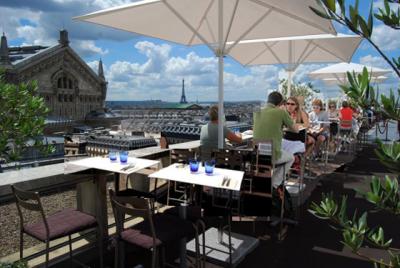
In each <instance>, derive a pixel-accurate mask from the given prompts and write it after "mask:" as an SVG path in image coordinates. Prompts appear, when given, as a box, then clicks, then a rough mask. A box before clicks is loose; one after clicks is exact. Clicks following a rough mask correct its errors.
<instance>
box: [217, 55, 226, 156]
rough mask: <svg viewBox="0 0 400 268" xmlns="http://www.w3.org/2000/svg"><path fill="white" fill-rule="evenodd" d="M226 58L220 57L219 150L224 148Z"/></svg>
mask: <svg viewBox="0 0 400 268" xmlns="http://www.w3.org/2000/svg"><path fill="white" fill-rule="evenodd" d="M224 122H225V116H224V56H223V55H222V53H221V55H218V149H222V148H223V147H224Z"/></svg>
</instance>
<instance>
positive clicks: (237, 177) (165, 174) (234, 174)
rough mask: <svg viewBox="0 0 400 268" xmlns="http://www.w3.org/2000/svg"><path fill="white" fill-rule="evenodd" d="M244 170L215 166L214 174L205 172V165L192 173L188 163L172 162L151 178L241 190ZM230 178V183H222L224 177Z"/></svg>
mask: <svg viewBox="0 0 400 268" xmlns="http://www.w3.org/2000/svg"><path fill="white" fill-rule="evenodd" d="M243 176H244V172H243V171H237V170H230V169H224V168H214V172H213V174H212V175H207V174H206V173H205V170H204V167H199V171H197V172H194V173H192V172H191V171H190V167H189V166H188V165H184V166H183V165H182V164H172V165H170V166H169V167H166V168H163V169H160V170H159V171H157V172H154V173H153V174H151V175H149V178H159V179H164V180H170V181H178V182H184V183H190V184H196V185H202V186H209V187H213V188H220V189H227V190H233V191H240V186H241V184H242V180H243ZM224 178H229V179H230V182H229V185H226V183H225V185H222V182H223V179H224Z"/></svg>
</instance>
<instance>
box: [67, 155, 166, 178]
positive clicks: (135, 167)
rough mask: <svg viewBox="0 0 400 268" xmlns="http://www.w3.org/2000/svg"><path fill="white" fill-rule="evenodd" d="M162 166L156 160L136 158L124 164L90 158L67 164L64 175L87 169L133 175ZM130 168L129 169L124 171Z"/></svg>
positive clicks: (107, 159) (130, 158) (101, 158)
mask: <svg viewBox="0 0 400 268" xmlns="http://www.w3.org/2000/svg"><path fill="white" fill-rule="evenodd" d="M159 165H160V161H156V160H148V159H142V158H136V157H128V162H127V163H125V164H122V163H120V162H119V160H117V161H110V159H109V158H103V157H88V158H85V159H81V160H77V161H71V162H67V163H65V170H64V173H66V174H67V173H74V172H76V169H77V168H78V169H79V168H81V169H82V168H86V169H91V168H93V169H98V170H105V171H110V172H115V173H120V174H126V175H129V174H132V173H135V172H137V171H139V170H142V169H145V168H150V167H158V166H159ZM128 166H130V168H129V169H124V168H126V167H128Z"/></svg>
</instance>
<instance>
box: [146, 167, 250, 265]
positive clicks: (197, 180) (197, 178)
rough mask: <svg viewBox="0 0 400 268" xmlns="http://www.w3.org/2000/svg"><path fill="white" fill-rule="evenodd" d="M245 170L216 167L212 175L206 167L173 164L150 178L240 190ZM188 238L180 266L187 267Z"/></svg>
mask: <svg viewBox="0 0 400 268" xmlns="http://www.w3.org/2000/svg"><path fill="white" fill-rule="evenodd" d="M243 176H244V172H243V171H236V170H230V169H222V168H214V172H213V174H211V175H207V174H206V173H205V168H204V167H202V166H200V167H199V170H198V171H197V172H191V171H190V167H189V166H188V165H183V164H172V165H170V166H168V167H166V168H163V169H161V170H159V171H157V172H155V173H153V174H151V175H149V178H159V179H164V180H170V181H176V182H182V183H188V184H195V185H201V186H208V187H212V188H219V189H226V190H232V191H240V186H241V184H242V180H243ZM224 178H229V184H227V183H226V181H225V183H224V185H222V184H223V182H224ZM186 207H187V205H186V204H185V203H184V204H183V205H182V207H181V213H180V216H181V217H182V218H183V219H185V217H186ZM186 242H187V241H186V238H184V239H182V240H181V241H180V260H181V261H180V267H186Z"/></svg>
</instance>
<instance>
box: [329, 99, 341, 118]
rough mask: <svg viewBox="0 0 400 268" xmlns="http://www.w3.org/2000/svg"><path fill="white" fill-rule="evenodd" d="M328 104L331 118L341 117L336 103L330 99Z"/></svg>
mask: <svg viewBox="0 0 400 268" xmlns="http://www.w3.org/2000/svg"><path fill="white" fill-rule="evenodd" d="M328 106H329V110H328V116H329V120H337V119H338V118H339V111H338V110H337V108H336V103H335V102H333V101H330V102H329V105H328Z"/></svg>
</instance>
